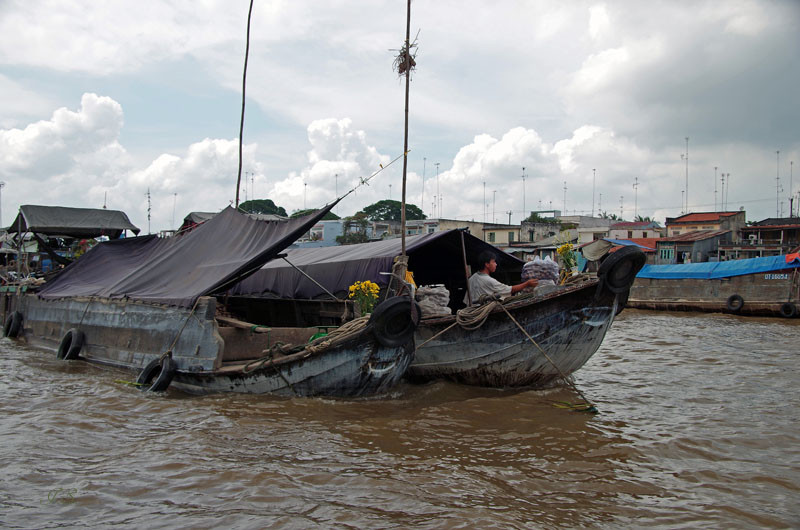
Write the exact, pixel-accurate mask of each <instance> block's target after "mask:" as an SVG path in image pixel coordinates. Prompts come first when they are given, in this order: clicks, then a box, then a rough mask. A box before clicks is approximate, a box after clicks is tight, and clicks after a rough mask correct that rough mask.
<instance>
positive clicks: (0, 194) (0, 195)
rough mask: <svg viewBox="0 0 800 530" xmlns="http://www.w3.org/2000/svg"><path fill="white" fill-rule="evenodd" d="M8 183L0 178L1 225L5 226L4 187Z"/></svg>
mask: <svg viewBox="0 0 800 530" xmlns="http://www.w3.org/2000/svg"><path fill="white" fill-rule="evenodd" d="M5 185H6V183H5V182H3V181H2V180H0V226H3V188H4V187H5Z"/></svg>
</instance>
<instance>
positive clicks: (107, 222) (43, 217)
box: [6, 204, 139, 239]
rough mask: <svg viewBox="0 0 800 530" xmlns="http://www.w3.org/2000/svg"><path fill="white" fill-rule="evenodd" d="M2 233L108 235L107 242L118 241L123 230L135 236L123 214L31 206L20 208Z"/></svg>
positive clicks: (115, 211) (83, 236)
mask: <svg viewBox="0 0 800 530" xmlns="http://www.w3.org/2000/svg"><path fill="white" fill-rule="evenodd" d="M6 230H7V231H8V233H10V234H12V233H18V232H20V233H25V232H33V233H36V234H43V235H48V236H65V237H74V238H90V237H99V236H108V237H109V238H111V239H116V238H118V237H119V236H120V235H121V234H122V232H124V231H125V230H130V231H131V232H133V233H134V234H138V233H139V229H138V228H137V227H136V226H134V225H133V224H132V223H131V222H130V220H129V219H128V216H127V215H125V212H121V211H119V210H106V209H104V208H68V207H66V206H39V205H35V204H25V205H22V206H20V207H19V214H17V218H16V219H14V222H13V223H11V226H10V227H8V228H7V229H6Z"/></svg>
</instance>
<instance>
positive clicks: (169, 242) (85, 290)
mask: <svg viewBox="0 0 800 530" xmlns="http://www.w3.org/2000/svg"><path fill="white" fill-rule="evenodd" d="M332 207H333V204H332V205H330V206H327V207H325V208H323V209H321V210H318V211H317V212H315V213H313V214H311V215H308V216H305V217H299V218H297V219H290V220H287V221H258V220H255V219H252V218H250V217H249V216H247V215H246V214H243V213H239V212H237V211H236V210H234V209H233V208H230V207H228V208H226V209H225V210H223V211H222V212H221V213H219V214H218V215H216V216H214V217H213V218H212V219H210V220H208V221H206V222H205V223H203V224H202V225H200V226H198V227H197V228H196V229H195V230H192V231H191V232H189V233H188V234H185V235H183V236H179V237H172V238H168V239H164V238H157V237H155V236H145V237H138V238H130V239H121V240H114V241H108V242H105V243H100V244H99V245H97V246H95V247H94V248H92V249H91V250H90V251H89V252H87V253H86V254H85V255H84V256H83V257H81V258H80V259H79V260H77V261H76V262H75V263H73V264H72V265H70V266H69V267H68V268H67V269H65V270H64V272H62V273H61V274H59V275H58V276H57V277H56V278H55V279H54V280H52V281H50V282H48V283H47V284H45V286H44V288H42V290H41V291H40V292H39V296H41V297H42V298H64V297H71V296H98V297H105V298H130V299H134V300H143V301H148V302H157V303H162V304H168V305H176V306H181V307H191V305H192V304H193V303H194V301H195V300H196V299H197V297H199V296H203V295H206V294H212V293H216V292H219V291H222V290H224V289H226V288H227V287H228V286H230V285H232V284H233V283H235V282H237V281H239V280H240V279H241V278H243V277H245V276H246V275H247V274H250V273H252V272H254V271H257V270H258V269H259V268H260V267H261V266H262V265H263V264H264V263H266V262H267V261H269V260H270V259H272V258H274V257H275V256H276V255H277V254H278V253H280V252H281V251H282V250H284V249H285V248H286V247H288V246H289V245H290V244H292V242H294V241H295V240H296V239H297V238H298V237H300V236H301V235H302V234H303V233H304V232H306V231H307V230H308V229H309V228H311V227H312V226H314V224H315V223H316V222H317V221H319V219H321V218H322V217H323V216H324V215H325V214H326V213H328V211H329V210H330V209H331V208H332Z"/></svg>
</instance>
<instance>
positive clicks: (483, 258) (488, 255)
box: [478, 250, 497, 270]
mask: <svg viewBox="0 0 800 530" xmlns="http://www.w3.org/2000/svg"><path fill="white" fill-rule="evenodd" d="M492 260H495V261H497V254H495V253H494V252H492V251H491V250H484V251H483V252H481V253H480V254H478V269H479V270H480V269H483V268H484V267H485V266H486V264H487V263H489V262H490V261H492Z"/></svg>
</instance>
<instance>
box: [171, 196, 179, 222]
mask: <svg viewBox="0 0 800 530" xmlns="http://www.w3.org/2000/svg"><path fill="white" fill-rule="evenodd" d="M176 202H178V193H177V192H173V193H172V226H171V228H172V229H173V230H175V203H176Z"/></svg>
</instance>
